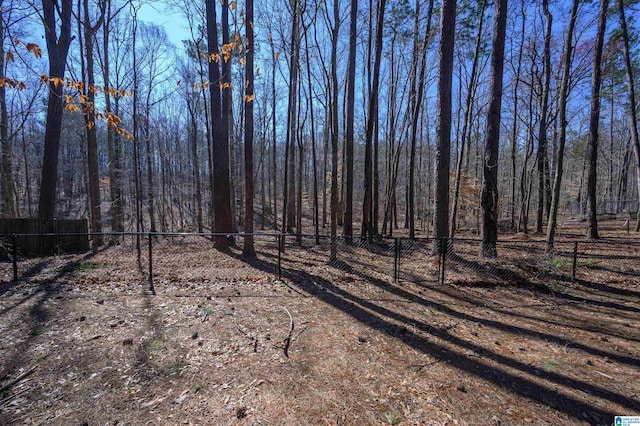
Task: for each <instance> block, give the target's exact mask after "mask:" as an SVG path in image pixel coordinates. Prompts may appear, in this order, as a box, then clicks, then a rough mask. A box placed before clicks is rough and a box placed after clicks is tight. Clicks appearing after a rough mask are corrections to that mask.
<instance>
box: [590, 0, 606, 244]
mask: <svg viewBox="0 0 640 426" xmlns="http://www.w3.org/2000/svg"><path fill="white" fill-rule="evenodd" d="M608 7H609V0H600V11H599V13H598V31H597V33H596V43H595V48H594V57H593V68H592V73H591V75H592V80H591V112H590V114H589V137H588V139H587V155H588V158H589V160H588V161H589V170H588V174H587V205H588V212H587V215H588V217H587V238H593V239H596V238H599V235H598V217H597V201H596V190H597V188H596V186H597V176H596V174H597V168H598V128H599V124H600V88H601V85H602V48H603V45H604V35H605V31H606V26H607V8H608Z"/></svg>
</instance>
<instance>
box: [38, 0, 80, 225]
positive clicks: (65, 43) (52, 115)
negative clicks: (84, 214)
mask: <svg viewBox="0 0 640 426" xmlns="http://www.w3.org/2000/svg"><path fill="white" fill-rule="evenodd" d="M58 4H60V5H61V8H60V7H57V6H58ZM71 7H72V3H71V0H59V1H54V0H42V9H43V11H42V15H43V24H44V33H45V39H46V42H47V53H48V56H49V97H48V101H47V118H46V121H45V131H44V155H43V158H42V175H41V183H40V199H39V205H38V217H40V218H42V219H53V218H54V217H55V215H56V195H57V191H56V186H57V185H56V184H57V182H58V154H59V152H60V133H61V131H62V113H63V99H64V98H63V96H62V89H63V84H61V83H60V84H56V82H55V81H54V80H52V78H54V77H55V78H59V79H64V71H65V66H66V62H67V54H68V53H69V45H70V43H71ZM56 11H58V13H59V14H60V16H58V17H56ZM58 20H59V24H58V25H56V22H57V21H58ZM58 26H59V27H60V34H56V32H55V28H57V27H58Z"/></svg>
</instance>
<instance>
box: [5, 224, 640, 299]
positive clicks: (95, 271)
mask: <svg viewBox="0 0 640 426" xmlns="http://www.w3.org/2000/svg"><path fill="white" fill-rule="evenodd" d="M102 235H103V237H104V240H105V241H108V242H109V246H107V247H108V248H106V247H105V248H103V249H101V250H97V251H91V252H85V253H76V254H58V255H55V256H50V257H29V256H26V255H23V254H22V253H21V252H20V247H22V246H24V244H25V242H28V240H30V239H57V240H60V241H63V239H64V238H68V237H70V236H71V235H66V234H58V235H54V234H33V235H26V234H22V235H0V257H1V260H0V279H1V280H2V282H3V283H8V282H11V281H19V280H20V281H33V282H38V283H55V282H56V280H60V279H61V278H63V277H69V276H79V275H82V279H83V280H85V281H86V283H85V284H86V285H87V286H91V285H92V283H100V285H106V286H107V287H109V286H112V287H114V288H116V287H118V288H131V289H134V288H139V286H140V284H143V285H148V288H149V289H150V290H151V291H152V292H154V291H156V289H162V290H161V291H172V292H174V293H180V294H185V295H186V294H190V293H194V292H203V291H205V292H206V291H208V290H211V291H213V289H215V291H217V293H216V294H223V295H226V294H228V295H238V294H243V287H242V284H243V283H244V282H247V281H251V282H253V283H261V284H264V289H263V290H264V294H268V293H269V292H270V291H272V289H271V287H270V286H272V285H273V283H274V282H281V281H280V280H277V279H276V280H274V278H281V277H283V275H285V276H291V275H292V274H296V273H301V272H302V273H306V274H308V276H326V275H327V273H330V274H333V276H335V277H338V279H341V280H354V279H356V278H357V279H359V280H364V281H371V280H379V281H385V282H398V281H405V282H413V283H423V282H433V283H435V282H439V283H441V284H445V285H447V284H448V285H452V284H461V285H482V284H487V283H489V284H509V285H523V286H527V285H536V286H543V287H545V288H547V289H549V290H551V291H553V289H554V288H555V287H556V286H561V285H563V283H567V282H572V281H576V280H579V281H581V282H585V283H592V284H593V285H597V283H599V282H612V281H617V282H622V283H630V284H632V285H634V283H636V284H638V283H640V241H639V240H628V241H627V240H606V241H605V240H596V241H591V240H588V241H587V240H584V241H556V242H555V244H554V252H553V256H549V255H548V254H547V252H546V243H545V242H544V241H538V240H501V241H497V242H496V252H497V256H496V257H495V258H487V257H482V256H481V255H480V245H481V241H480V240H478V239H464V238H456V239H431V238H416V239H408V238H374V239H372V240H368V239H362V238H359V237H353V238H345V237H337V238H335V239H333V240H332V239H331V238H330V237H327V236H314V235H283V234H276V233H267V234H253V238H254V246H255V251H256V254H257V256H256V258H254V259H246V258H244V257H243V256H242V246H243V243H244V240H243V239H244V238H245V235H244V234H231V235H228V236H227V238H228V239H229V242H230V243H231V249H230V251H229V253H228V255H226V256H221V255H219V254H218V252H217V251H216V250H215V248H214V245H213V241H212V240H213V237H214V234H198V233H189V234H187V233H181V234H166V233H153V234H149V233H144V234H137V233H120V234H102ZM54 245H55V244H54ZM80 272H81V274H80ZM225 283H226V284H225ZM96 285H97V284H96ZM252 287H253V288H255V287H256V286H252ZM258 287H260V286H258ZM221 292H222V293H221Z"/></svg>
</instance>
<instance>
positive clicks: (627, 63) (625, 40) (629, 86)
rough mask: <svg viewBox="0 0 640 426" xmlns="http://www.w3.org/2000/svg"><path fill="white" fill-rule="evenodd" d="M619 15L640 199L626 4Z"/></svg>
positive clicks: (638, 226) (639, 219) (638, 224)
mask: <svg viewBox="0 0 640 426" xmlns="http://www.w3.org/2000/svg"><path fill="white" fill-rule="evenodd" d="M618 14H619V16H620V28H621V29H622V43H623V47H624V63H625V69H626V74H627V93H628V95H629V123H631V140H632V142H633V150H634V152H635V154H636V180H637V183H638V196H639V197H640V138H639V137H638V120H637V114H636V96H635V89H634V84H635V81H634V79H633V68H632V66H631V53H630V49H629V34H628V31H627V20H626V18H625V13H624V4H623V2H622V0H618ZM639 231H640V212H638V216H637V218H636V227H635V232H639Z"/></svg>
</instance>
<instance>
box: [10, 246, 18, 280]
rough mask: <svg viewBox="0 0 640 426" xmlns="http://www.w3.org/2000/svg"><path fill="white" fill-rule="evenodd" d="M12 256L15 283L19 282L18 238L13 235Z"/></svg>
mask: <svg viewBox="0 0 640 426" xmlns="http://www.w3.org/2000/svg"><path fill="white" fill-rule="evenodd" d="M11 255H12V257H13V283H14V284H15V283H17V282H18V237H17V236H16V234H13V235H11Z"/></svg>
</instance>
